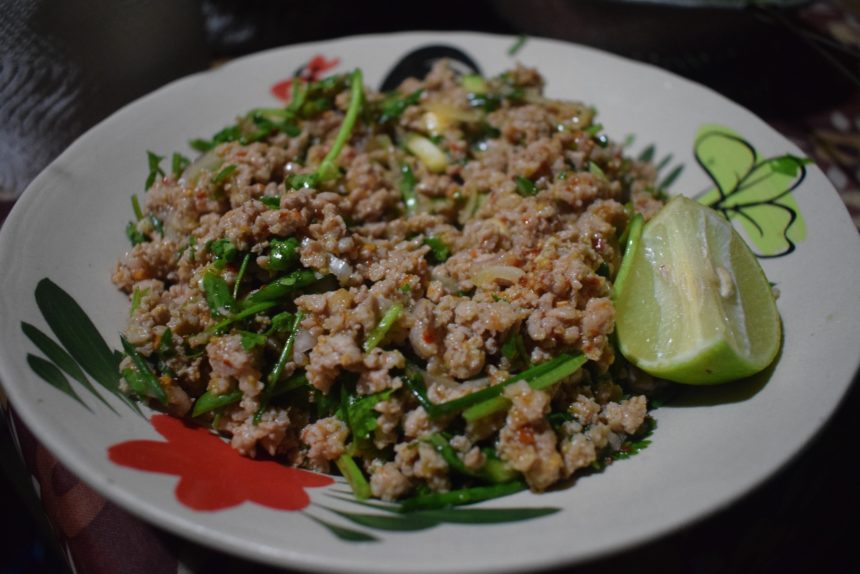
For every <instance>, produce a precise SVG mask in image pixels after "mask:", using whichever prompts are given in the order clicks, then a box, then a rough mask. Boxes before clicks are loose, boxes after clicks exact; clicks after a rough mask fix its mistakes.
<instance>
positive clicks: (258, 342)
mask: <svg viewBox="0 0 860 574" xmlns="http://www.w3.org/2000/svg"><path fill="white" fill-rule="evenodd" d="M239 336H240V337H241V339H242V348H243V349H245V350H246V351H250V350H251V349H254V348H256V347H262V346H263V345H265V344H266V341H268V340H269V338H268V337H267V336H266V335H265V334H264V333H254V332H252V331H239Z"/></svg>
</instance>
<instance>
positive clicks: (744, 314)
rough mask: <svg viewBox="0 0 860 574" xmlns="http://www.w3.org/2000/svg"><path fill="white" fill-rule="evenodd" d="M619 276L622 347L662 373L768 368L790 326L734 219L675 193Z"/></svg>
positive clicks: (685, 376)
mask: <svg viewBox="0 0 860 574" xmlns="http://www.w3.org/2000/svg"><path fill="white" fill-rule="evenodd" d="M633 231H634V230H633V227H632V225H631V233H630V237H629V238H628V251H627V253H626V254H625V257H624V260H623V261H622V264H621V268H620V269H619V273H618V277H617V278H616V283H615V288H614V298H615V305H616V332H617V336H618V343H619V349H620V351H621V353H622V354H623V355H624V356H625V357H626V358H627V359H628V360H629V361H631V362H632V363H634V364H635V365H637V366H638V367H639V368H641V369H642V370H644V371H645V372H647V373H650V374H652V375H654V376H657V377H660V378H663V379H667V380H670V381H675V382H679V383H688V384H716V383H724V382H727V381H732V380H736V379H739V378H743V377H746V376H749V375H752V374H755V373H757V372H759V371H761V370H763V369H765V368H766V367H767V366H768V365H769V364H770V363H772V362H773V360H774V358H775V357H776V355H777V352H778V351H779V346H780V340H781V326H780V320H779V313H778V311H777V308H776V302H775V301H774V298H773V293H772V291H771V287H770V284H769V283H768V281H767V278H766V277H765V274H764V271H762V269H761V266H760V265H759V263H758V260H757V259H756V257H755V255H753V253H752V251H750V249H749V247H747V245H746V243H744V241H743V239H741V237H740V236H739V235H738V234H737V232H736V231H735V230H734V228H733V227H732V225H731V224H730V223H729V222H728V221H726V220H725V219H724V218H722V217H720V215H719V214H717V213H716V212H715V211H713V210H711V209H710V208H708V207H705V206H703V205H701V204H699V203H697V202H695V201H693V200H691V199H688V198H685V197H676V198H675V199H673V200H672V201H670V202H669V203H668V204H667V205H666V206H665V207H664V208H663V209H662V210H661V211H660V213H658V214H657V215H656V216H655V217H654V218H653V219H652V220H651V221H649V222H648V223H647V224H645V225H644V227H643V229H642V232H641V236H640V237H635V236H634V233H633Z"/></svg>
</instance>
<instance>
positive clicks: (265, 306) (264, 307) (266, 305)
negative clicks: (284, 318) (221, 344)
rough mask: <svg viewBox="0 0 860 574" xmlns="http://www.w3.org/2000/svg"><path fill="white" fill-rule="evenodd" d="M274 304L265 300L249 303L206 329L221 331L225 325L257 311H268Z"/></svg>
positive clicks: (212, 331)
mask: <svg viewBox="0 0 860 574" xmlns="http://www.w3.org/2000/svg"><path fill="white" fill-rule="evenodd" d="M276 305H277V303H274V302H271V301H265V302H263V303H257V304H255V305H249V306H247V307H243V309H242V310H241V311H239V312H238V313H236V314H235V315H231V316H230V317H227V318H226V319H224V320H222V321H220V322H219V323H216V324H215V325H213V326H212V327H210V328H208V329H207V330H206V331H207V332H208V333H223V332H224V329H226V328H227V327H229V326H230V325H232V324H233V323H236V322H237V321H242V320H244V319H247V318H248V317H253V316H254V315H256V314H257V313H262V312H264V311H268V310H269V309H271V308H272V307H275V306H276Z"/></svg>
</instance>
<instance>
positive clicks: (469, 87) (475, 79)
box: [460, 74, 487, 94]
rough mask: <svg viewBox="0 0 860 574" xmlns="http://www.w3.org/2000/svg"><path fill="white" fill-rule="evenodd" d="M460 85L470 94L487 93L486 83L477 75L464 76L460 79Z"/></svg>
mask: <svg viewBox="0 0 860 574" xmlns="http://www.w3.org/2000/svg"><path fill="white" fill-rule="evenodd" d="M460 85H461V86H463V89H464V90H466V91H467V92H469V93H472V94H483V93H486V91H487V81H486V80H485V79H484V78H483V77H482V76H480V75H478V74H466V75H465V76H463V77H462V78H460Z"/></svg>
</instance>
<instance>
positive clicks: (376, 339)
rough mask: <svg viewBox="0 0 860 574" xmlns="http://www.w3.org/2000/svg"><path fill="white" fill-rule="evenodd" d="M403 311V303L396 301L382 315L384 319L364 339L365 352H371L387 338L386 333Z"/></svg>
mask: <svg viewBox="0 0 860 574" xmlns="http://www.w3.org/2000/svg"><path fill="white" fill-rule="evenodd" d="M402 312H403V305H401V304H400V303H394V304H393V305H392V306H391V307H389V308H388V310H387V311H385V314H384V315H383V316H382V319H380V320H379V324H377V325H376V327H374V328H373V330H371V331H370V334H368V336H367V339H365V340H364V345H363V349H364V352H365V353H369V352H370V351H372V350H373V349H375V348H376V347H377V345H379V343H381V342H382V340H383V339H384V338H385V335H386V334H387V333H388V331H389V330H390V329H391V327H392V326H393V325H394V323H396V322H397V319H398V318H399V317H400V314H401V313H402Z"/></svg>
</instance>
